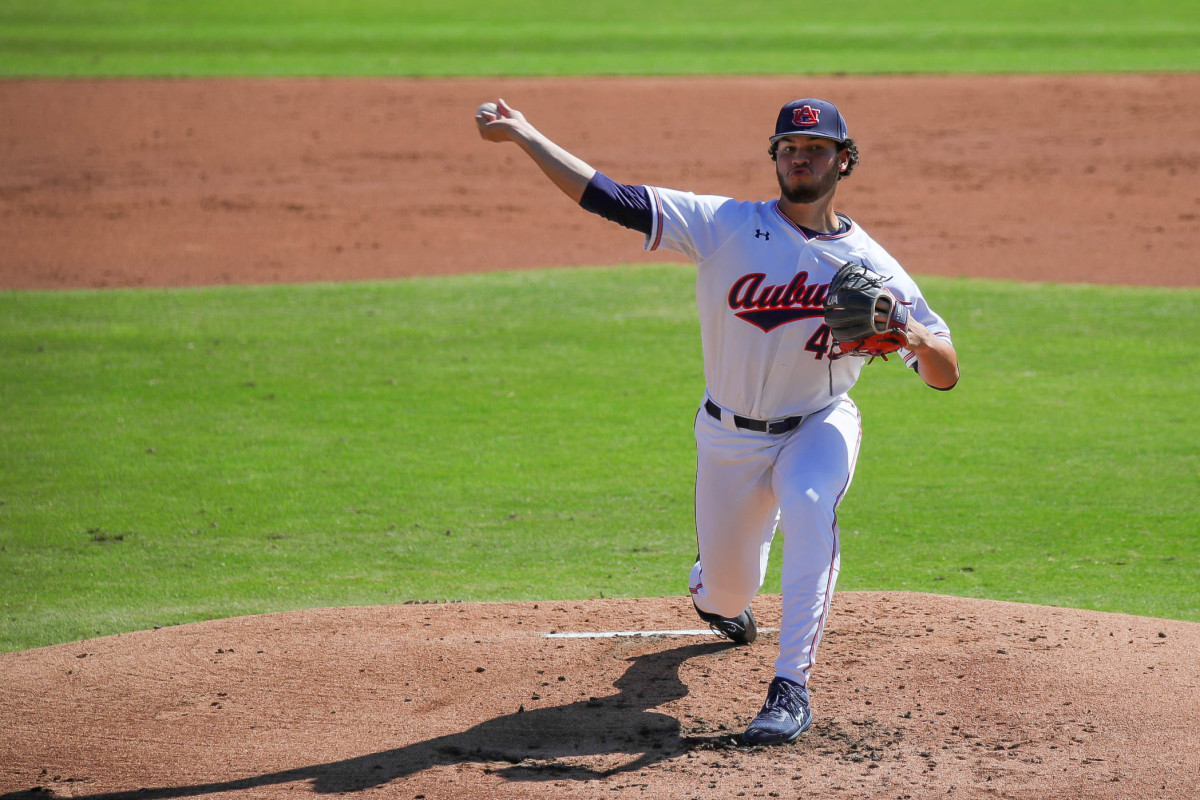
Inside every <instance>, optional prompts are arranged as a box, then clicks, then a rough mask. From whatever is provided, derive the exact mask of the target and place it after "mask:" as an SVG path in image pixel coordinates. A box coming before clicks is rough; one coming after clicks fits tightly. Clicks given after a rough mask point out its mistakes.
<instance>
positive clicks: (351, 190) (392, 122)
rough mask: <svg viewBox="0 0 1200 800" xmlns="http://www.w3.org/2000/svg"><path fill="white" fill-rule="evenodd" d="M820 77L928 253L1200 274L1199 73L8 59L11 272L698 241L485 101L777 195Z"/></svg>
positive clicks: (0, 154)
mask: <svg viewBox="0 0 1200 800" xmlns="http://www.w3.org/2000/svg"><path fill="white" fill-rule="evenodd" d="M797 95H799V96H806V95H818V96H826V97H830V98H833V99H835V100H836V101H837V102H838V104H839V106H840V107H841V108H842V110H843V111H844V113H845V114H846V116H847V119H848V120H849V123H850V132H851V134H852V135H853V136H854V137H855V138H856V139H857V140H858V142H859V145H860V149H861V151H862V157H863V160H862V164H861V165H860V167H859V168H858V170H857V171H856V173H855V174H854V175H853V176H852V177H851V178H850V179H849V180H848V181H847V183H846V185H845V186H844V187H843V191H842V192H840V193H839V194H840V197H839V199H840V202H841V206H842V208H843V209H844V210H846V211H847V212H848V213H849V214H850V215H851V216H853V217H855V218H856V219H858V221H859V222H860V223H861V224H862V225H863V226H864V227H866V229H867V230H869V231H870V232H871V233H872V234H873V235H874V236H875V238H876V239H878V240H879V241H880V243H881V244H883V245H884V246H885V247H887V248H888V249H889V250H891V251H892V253H893V254H894V255H896V256H897V257H898V258H899V259H900V261H901V263H903V264H905V265H906V266H907V267H908V268H909V271H911V272H913V273H914V274H917V275H921V274H936V275H956V276H998V277H1006V278H1017V279H1022V280H1034V279H1036V280H1053V281H1068V282H1091V283H1107V284H1126V283H1136V284H1149V285H1155V284H1162V285H1167V284H1177V283H1183V284H1187V285H1197V284H1198V283H1200V270H1198V269H1196V265H1195V257H1194V254H1195V253H1196V250H1197V248H1196V244H1197V241H1200V177H1198V174H1197V173H1198V170H1200V113H1197V110H1196V103H1195V102H1194V100H1195V98H1196V97H1197V96H1200V75H1152V76H1145V75H1121V76H1099V77H1086V76H1080V77H1062V78H1045V77H988V78H956V77H906V78H890V77H875V78H861V77H855V78H849V77H845V78H812V79H808V78H804V79H799V78H769V79H767V78H728V79H704V80H691V79H682V78H679V79H669V78H663V79H642V80H630V79H608V80H605V79H594V80H584V81H568V80H494V81H480V80H457V81H446V80H415V81H405V80H352V81H346V80H337V81H335V80H288V81H281V80H242V81H202V80H195V81H192V80H189V81H62V82H55V81H7V82H0V120H3V124H2V126H0V241H2V242H4V252H3V255H2V256H0V288H15V289H30V288H51V289H53V288H65V287H77V286H83V287H105V286H112V287H115V286H175V285H207V284H224V283H269V282H275V281H324V280H346V279H391V278H399V277H406V276H415V275H426V274H431V273H454V272H461V271H484V270H495V269H517V268H526V267H540V266H545V265H588V264H613V263H626V262H631V261H645V260H650V261H662V260H676V259H677V258H678V257H677V256H674V255H672V254H668V253H656V254H649V255H647V254H645V253H644V252H643V251H642V250H641V236H640V235H639V234H635V233H632V232H630V231H627V230H624V229H622V228H620V227H618V226H615V225H613V224H611V223H608V222H605V221H604V220H602V219H600V218H599V217H594V216H592V215H589V214H586V213H583V212H581V211H580V210H579V209H578V208H576V207H575V206H574V205H573V204H572V203H571V202H570V201H569V200H567V199H566V198H565V197H563V196H562V195H560V194H559V193H558V192H557V190H556V189H554V188H553V187H552V186H550V184H549V183H548V182H547V181H545V180H544V179H543V178H542V177H541V175H540V173H538V171H537V168H536V167H534V166H533V165H532V164H531V163H530V162H529V161H528V160H527V159H526V158H525V157H524V156H523V155H522V154H521V153H520V152H519V151H518V150H517V149H516V148H515V147H513V146H511V145H495V144H490V143H485V142H483V141H481V140H480V139H479V137H478V134H477V132H476V130H475V126H474V122H473V114H474V110H475V107H476V106H477V105H478V104H479V103H480V102H482V101H483V100H486V99H490V98H495V97H496V96H502V97H504V98H505V99H506V100H508V101H509V102H510V103H512V104H513V105H514V106H516V107H517V108H519V109H521V110H522V111H524V112H525V113H526V114H527V116H528V117H529V118H530V120H532V121H533V122H535V123H536V124H537V125H538V126H539V127H541V128H542V129H543V130H544V131H545V132H546V133H547V134H549V135H550V136H552V137H553V138H555V139H557V140H558V141H559V142H560V143H561V144H563V145H564V146H565V147H567V148H568V149H570V150H572V151H574V152H576V153H577V154H578V155H580V156H581V157H583V158H585V159H586V160H588V161H589V162H590V163H592V164H593V166H595V167H596V168H598V169H600V170H603V171H605V172H607V173H609V174H610V175H612V177H614V178H616V179H617V180H622V181H626V182H638V183H652V184H657V185H664V186H670V187H673V188H681V189H690V190H693V191H696V192H702V193H717V194H725V195H729V196H733V197H738V198H742V199H758V198H769V197H773V196H776V195H777V194H778V190H777V187H776V186H775V183H774V177H773V174H772V170H771V168H770V164H769V162H768V161H767V157H766V139H767V136H768V135H769V134H770V133H771V132H772V131H773V126H774V121H775V114H776V111H777V110H778V108H779V107H780V106H781V105H783V103H785V102H787V101H789V100H792V99H794V98H795V97H796V96H797Z"/></svg>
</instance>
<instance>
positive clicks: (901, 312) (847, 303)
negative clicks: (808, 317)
mask: <svg viewBox="0 0 1200 800" xmlns="http://www.w3.org/2000/svg"><path fill="white" fill-rule="evenodd" d="M883 280H884V279H883V276H882V275H880V274H879V273H877V272H873V271H872V270H869V269H867V268H866V267H865V266H863V265H862V264H855V263H854V262H852V261H848V262H846V263H845V264H843V265H842V266H841V268H840V269H838V271H837V273H836V274H835V275H834V276H833V280H832V281H830V282H829V292H828V293H827V294H826V295H825V324H826V325H828V326H829V330H830V331H831V333H832V334H833V340H834V343H835V345H834V349H833V352H832V355H833V356H835V357H837V356H862V357H869V358H875V357H877V356H882V357H883V358H884V359H885V360H886V359H887V356H888V354H890V353H894V352H896V351H897V350H901V349H903V348H906V347H908V346H909V337H908V330H909V321H910V318H909V314H908V308H907V307H906V306H905V305H904V304H903V303H901V302H899V301H897V300H896V297H895V296H894V295H893V294H892V293H891V292H889V291H888V290H887V288H886V287H884V285H883Z"/></svg>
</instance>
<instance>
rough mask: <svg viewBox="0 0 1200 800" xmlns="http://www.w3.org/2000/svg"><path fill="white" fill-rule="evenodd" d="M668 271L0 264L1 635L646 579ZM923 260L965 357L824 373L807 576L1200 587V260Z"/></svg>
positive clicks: (268, 45)
mask: <svg viewBox="0 0 1200 800" xmlns="http://www.w3.org/2000/svg"><path fill="white" fill-rule="evenodd" d="M1198 67H1200V6H1198V5H1197V4H1195V3H1191V2H1146V3H1117V2H1096V3H1087V4H1084V3H1071V4H1047V3H1034V2H1028V0H1021V2H999V3H990V4H967V3H961V2H931V3H924V4H919V5H906V4H901V3H891V2H878V1H876V2H867V3H860V4H856V5H855V6H854V8H853V9H847V8H844V7H833V6H829V7H806V8H804V9H801V10H799V11H797V10H787V11H786V12H785V11H784V10H783V9H781V8H780V7H779V6H778V5H777V4H767V3H763V2H748V3H739V4H736V8H733V6H732V5H731V4H728V3H721V4H718V3H715V2H708V1H707V0H706V1H705V2H688V3H686V4H685V3H665V4H663V3H660V4H656V5H653V6H647V5H646V4H644V3H637V4H635V3H632V2H629V1H628V0H619V1H618V2H608V3H604V4H582V5H580V4H576V5H574V6H566V7H563V6H561V5H560V4H557V3H554V4H551V3H547V2H525V3H521V2H518V3H515V4H514V3H511V2H510V3H505V4H499V3H487V2H483V3H480V2H473V3H462V2H456V0H439V2H437V3H434V2H431V1H430V0H409V2H405V3H400V4H397V3H393V2H383V0H369V1H368V0H356V1H354V2H344V3H343V2H338V3H334V2H316V1H314V0H307V1H303V0H302V1H300V2H289V3H286V4H285V3H253V4H248V3H244V2H238V3H233V2H228V1H227V0H215V1H214V2H207V3H182V2H175V1H174V0H172V1H170V2H166V1H164V0H154V1H151V0H126V1H123V2H122V1H118V0H91V1H89V2H83V1H82V0H74V1H73V2H65V1H64V0H57V1H54V0H49V1H47V0H37V1H36V2H35V1H34V0H9V1H8V2H5V3H3V4H0V75H4V76H10V77H40V76H130V77H139V76H164V75H165V76H200V75H416V76H447V75H589V74H643V75H652V74H718V73H747V74H751V73H764V74H794V73H801V72H809V73H835V72H843V73H897V72H964V73H970V72H1074V71H1107V72H1126V71H1147V70H1188V71H1191V70H1195V69H1197V68H1198ZM0 175H2V173H0ZM0 257H2V256H0ZM691 274H692V273H691V269H690V268H680V267H623V268H620V269H619V275H618V274H616V273H614V271H613V270H612V269H596V270H570V271H561V272H559V271H538V272H528V273H519V274H497V275H488V276H470V277H460V278H444V279H436V280H433V279H430V280H408V281H399V282H394V283H383V284H350V285H328V284H321V285H307V286H280V287H242V288H219V289H206V290H177V291H167V290H139V291H133V290H130V291H124V290H122V291H105V292H94V291H71V292H57V293H48V292H11V291H10V292H0V401H2V402H3V408H4V414H3V415H0V594H2V595H3V600H2V601H0V615H2V616H0V621H2V624H0V649H3V650H16V649H23V648H28V647H35V646H39V645H44V644H50V643H54V642H62V641H70V640H74V639H79V638H85V637H90V636H95V635H100V634H108V633H114V632H119V631H126V630H131V629H138V628H147V627H150V626H153V625H169V624H175V623H182V622H187V621H193V620H199V619H206V618H214V617H227V616H232V615H237V614H249V613H259V612H269V611H277V610H283V609H291V608H301V607H313V606H326V605H351V604H377V603H395V602H403V601H406V600H438V599H442V600H444V599H460V600H509V599H533V598H548V597H553V598H571V597H587V596H659V595H677V594H679V593H680V592H681V588H682V585H683V582H684V579H685V576H684V574H683V570H684V569H686V567H687V564H688V561H689V559H690V558H691V555H692V554H693V553H694V538H693V533H692V521H691V508H692V500H691V492H692V487H691V477H692V470H693V444H692V440H691V418H692V414H693V412H694V410H695V407H696V404H697V401H698V400H699V397H700V393H701V391H702V386H701V378H700V363H699V361H700V356H699V344H698V331H697V324H696V321H695V311H694V308H693V303H692V289H691V281H692V277H691ZM618 277H619V281H618ZM618 282H619V283H620V286H621V297H620V298H617V297H616V296H615V291H614V288H613V287H614V286H615V285H616V284H617V283H618ZM922 285H923V288H924V289H925V291H926V293H927V294H929V295H930V296H931V298H932V299H933V302H934V304H935V306H936V307H937V308H938V309H939V311H941V312H942V313H943V314H944V315H945V316H946V317H947V318H948V319H949V321H950V322H951V325H952V326H953V327H954V329H955V331H956V344H957V345H958V348H959V351H960V353H961V355H962V359H963V372H964V378H963V382H962V384H961V385H960V386H959V387H958V388H957V389H955V390H954V391H953V392H951V393H948V394H943V393H936V392H931V391H930V390H928V389H926V388H924V387H923V386H922V385H921V384H920V382H919V381H918V380H916V379H914V378H913V377H912V376H910V375H907V374H905V371H904V370H903V369H902V368H901V367H900V366H899V365H898V364H895V363H889V364H875V365H872V366H871V368H870V370H869V372H868V373H867V376H866V378H865V379H864V380H863V381H862V382H861V383H860V385H859V387H858V388H857V389H856V391H855V396H856V398H857V399H858V401H859V403H860V405H861V406H862V407H863V409H864V413H865V417H866V439H865V442H864V450H863V458H862V461H861V463H860V468H859V471H858V474H857V477H856V483H855V487H854V488H853V489H852V491H851V493H850V495H849V498H848V500H847V501H846V504H845V505H844V506H843V510H842V516H841V523H842V528H843V547H844V559H843V567H844V568H843V574H842V580H841V584H840V588H841V589H887V590H897V589H900V590H919V591H931V592H938V593H944V594H955V595H963V596H975V597H985V598H996V599H1008V600H1023V601H1030V602H1039V603H1052V604H1060V605H1066V606H1077V607H1086V608H1095V609H1104V610H1113V611H1127V612H1131V613H1137V614H1147V615H1152V616H1165V617H1174V618H1180V619H1188V620H1200V600H1198V599H1197V594H1196V591H1195V587H1196V586H1197V585H1200V546H1198V545H1197V542H1196V536H1195V533H1196V530H1197V529H1198V528H1200V507H1198V506H1200V504H1198V502H1197V499H1196V498H1198V497H1200V455H1198V452H1197V447H1196V442H1197V441H1200V435H1198V434H1200V430H1198V423H1197V421H1196V415H1195V413H1194V405H1195V400H1194V398H1195V397H1196V395H1197V393H1198V391H1197V390H1198V389H1200V386H1198V385H1197V383H1198V379H1197V369H1196V367H1197V364H1196V351H1195V347H1194V342H1195V341H1196V340H1197V338H1198V337H1197V333H1198V331H1197V323H1196V320H1197V319H1198V318H1200V317H1198V315H1197V301H1198V299H1200V294H1198V293H1197V292H1196V291H1192V290H1186V291H1183V290H1181V291H1175V292H1163V291H1161V290H1147V289H1122V288H1112V287H1108V288H1102V287H1085V286H1070V287H1054V290H1053V291H1047V287H1045V286H1032V285H1019V284H1010V283H996V282H985V281H966V280H958V281H948V280H936V279H933V278H926V279H924V280H922ZM777 569H778V567H777V562H776V565H775V566H773V568H772V573H771V577H770V579H769V582H768V585H767V587H766V588H767V590H768V591H777V590H778V573H777Z"/></svg>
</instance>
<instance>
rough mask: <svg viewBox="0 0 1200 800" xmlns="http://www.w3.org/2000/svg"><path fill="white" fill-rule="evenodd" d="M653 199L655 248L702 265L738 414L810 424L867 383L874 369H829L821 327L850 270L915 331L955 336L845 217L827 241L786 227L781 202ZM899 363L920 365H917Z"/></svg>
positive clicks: (714, 385)
mask: <svg viewBox="0 0 1200 800" xmlns="http://www.w3.org/2000/svg"><path fill="white" fill-rule="evenodd" d="M645 188H646V189H647V191H648V192H649V195H650V203H651V212H652V228H651V231H650V233H649V235H648V236H647V237H646V249H647V250H655V249H657V248H659V247H666V248H669V249H671V250H676V251H678V252H680V253H683V254H684V255H686V256H688V258H690V259H691V260H692V261H694V262H695V264H696V266H697V270H698V271H697V277H696V303H697V306H698V307H699V314H700V331H701V339H702V342H703V350H704V379H705V382H706V384H707V386H708V392H709V394H710V395H711V397H712V399H713V400H715V401H716V402H717V404H718V405H720V406H722V407H724V408H726V409H729V410H730V411H732V412H734V413H736V414H740V415H742V416H746V417H753V418H755V419H760V420H767V419H777V418H780V417H788V416H793V415H808V414H812V413H814V412H816V411H818V410H820V409H822V408H825V407H826V406H828V405H829V404H830V403H832V402H833V401H834V400H835V399H837V398H838V397H840V396H842V395H844V394H845V393H846V392H847V391H849V389H850V387H852V386H853V385H854V383H855V381H857V380H858V376H859V373H860V372H861V371H862V368H863V364H864V363H865V360H864V359H862V358H856V357H842V358H830V355H829V352H830V349H831V347H832V345H833V339H832V336H831V335H830V332H829V329H828V327H826V326H825V325H824V319H823V318H824V306H823V304H824V299H825V295H826V293H827V290H828V287H829V282H830V280H831V279H832V278H833V275H834V273H835V272H837V270H838V268H839V267H840V266H841V265H842V264H843V263H845V262H846V261H856V262H858V263H861V264H863V265H864V266H866V267H868V268H869V269H872V270H874V271H875V272H878V273H880V274H881V275H883V276H884V277H885V278H887V279H888V280H887V283H886V286H887V288H888V289H889V290H890V291H891V292H892V294H893V295H895V296H896V298H897V299H898V300H899V301H900V302H902V303H905V304H906V305H907V306H908V308H909V311H910V313H911V314H912V315H913V316H914V317H915V318H916V319H917V320H919V321H920V322H921V323H923V324H924V325H925V326H926V327H927V328H929V330H930V331H931V332H932V333H934V334H936V335H940V336H944V337H946V338H947V339H948V338H949V336H950V331H949V328H948V327H947V326H946V324H945V322H943V321H942V318H941V317H939V316H938V315H937V314H936V313H934V311H933V310H932V309H931V308H930V307H929V306H928V304H927V303H926V302H925V299H924V298H923V297H922V296H921V292H920V290H919V289H918V288H917V285H916V283H914V282H913V280H912V278H910V277H909V275H908V274H907V273H906V272H905V271H904V269H903V268H902V267H901V266H900V264H899V263H898V262H897V261H896V259H894V258H892V256H891V255H889V254H888V253H887V251H886V250H884V249H883V248H882V247H881V246H880V245H878V244H877V243H876V242H875V241H874V240H873V239H872V238H871V237H870V236H869V235H867V233H866V231H864V230H863V229H862V228H861V227H860V226H859V225H858V224H857V223H855V222H854V221H853V220H851V219H850V218H849V217H846V216H843V215H841V214H839V215H838V218H839V220H840V221H841V222H842V229H841V230H840V231H839V232H837V233H833V234H817V233H814V232H812V231H806V230H804V229H802V228H800V227H798V226H797V225H796V224H795V223H793V222H792V221H791V220H789V219H788V218H787V217H785V216H784V215H783V213H782V212H781V211H780V210H779V206H778V201H775V200H771V201H769V202H742V201H737V200H732V199H730V198H727V197H717V196H711V195H696V194H692V193H690V192H681V191H676V190H673V189H664V188H659V187H653V186H647V187H645ZM900 355H901V356H902V357H903V358H904V361H905V363H906V364H908V365H909V366H910V367H914V366H915V355H914V354H912V353H910V352H908V351H906V350H902V351H900Z"/></svg>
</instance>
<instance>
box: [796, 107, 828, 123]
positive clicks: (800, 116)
mask: <svg viewBox="0 0 1200 800" xmlns="http://www.w3.org/2000/svg"><path fill="white" fill-rule="evenodd" d="M820 121H821V109H819V108H813V107H812V106H801V107H800V108H794V109H792V124H793V125H801V126H808V125H816V124H818V123H819V122H820Z"/></svg>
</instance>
